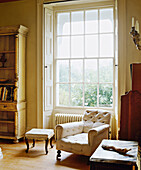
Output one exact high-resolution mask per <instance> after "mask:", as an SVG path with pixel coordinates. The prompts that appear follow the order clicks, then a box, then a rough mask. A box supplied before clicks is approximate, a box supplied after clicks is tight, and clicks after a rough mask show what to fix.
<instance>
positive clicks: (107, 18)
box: [100, 8, 113, 32]
mask: <svg viewBox="0 0 141 170" xmlns="http://www.w3.org/2000/svg"><path fill="white" fill-rule="evenodd" d="M100 32H113V8H108V9H100Z"/></svg>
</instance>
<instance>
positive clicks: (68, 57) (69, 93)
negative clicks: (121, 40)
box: [54, 6, 115, 108]
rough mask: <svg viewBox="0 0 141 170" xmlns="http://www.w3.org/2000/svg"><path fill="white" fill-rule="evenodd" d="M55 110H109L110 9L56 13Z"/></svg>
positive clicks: (111, 63) (111, 73) (111, 78)
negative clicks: (66, 108)
mask: <svg viewBox="0 0 141 170" xmlns="http://www.w3.org/2000/svg"><path fill="white" fill-rule="evenodd" d="M55 22H56V24H55V25H56V29H55V31H54V33H55V34H54V35H55V36H54V42H55V46H54V47H55V53H54V64H55V72H56V77H55V96H56V106H73V107H74V106H81V107H97V108H99V107H111V108H112V107H113V102H114V97H113V96H114V60H115V57H114V55H115V52H114V9H113V7H112V6H110V7H102V8H89V9H87V8H83V10H82V9H80V10H68V11H56V12H55Z"/></svg>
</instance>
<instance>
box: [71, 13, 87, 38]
mask: <svg viewBox="0 0 141 170" xmlns="http://www.w3.org/2000/svg"><path fill="white" fill-rule="evenodd" d="M83 33H84V12H83V11H76V12H72V13H71V34H73V35H74V34H83Z"/></svg>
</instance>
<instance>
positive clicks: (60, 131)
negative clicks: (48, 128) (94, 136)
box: [56, 121, 83, 140]
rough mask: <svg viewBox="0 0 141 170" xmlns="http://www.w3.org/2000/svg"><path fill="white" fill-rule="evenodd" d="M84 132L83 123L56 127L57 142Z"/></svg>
mask: <svg viewBox="0 0 141 170" xmlns="http://www.w3.org/2000/svg"><path fill="white" fill-rule="evenodd" d="M82 131H83V122H82V121H81V122H71V123H64V124H59V125H56V140H59V139H61V138H63V137H66V136H69V135H74V134H77V133H81V132H82Z"/></svg>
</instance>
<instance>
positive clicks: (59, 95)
mask: <svg viewBox="0 0 141 170" xmlns="http://www.w3.org/2000/svg"><path fill="white" fill-rule="evenodd" d="M56 100H57V101H56V104H57V105H58V106H59V105H62V106H68V105H69V85H68V84H57V86H56Z"/></svg>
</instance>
